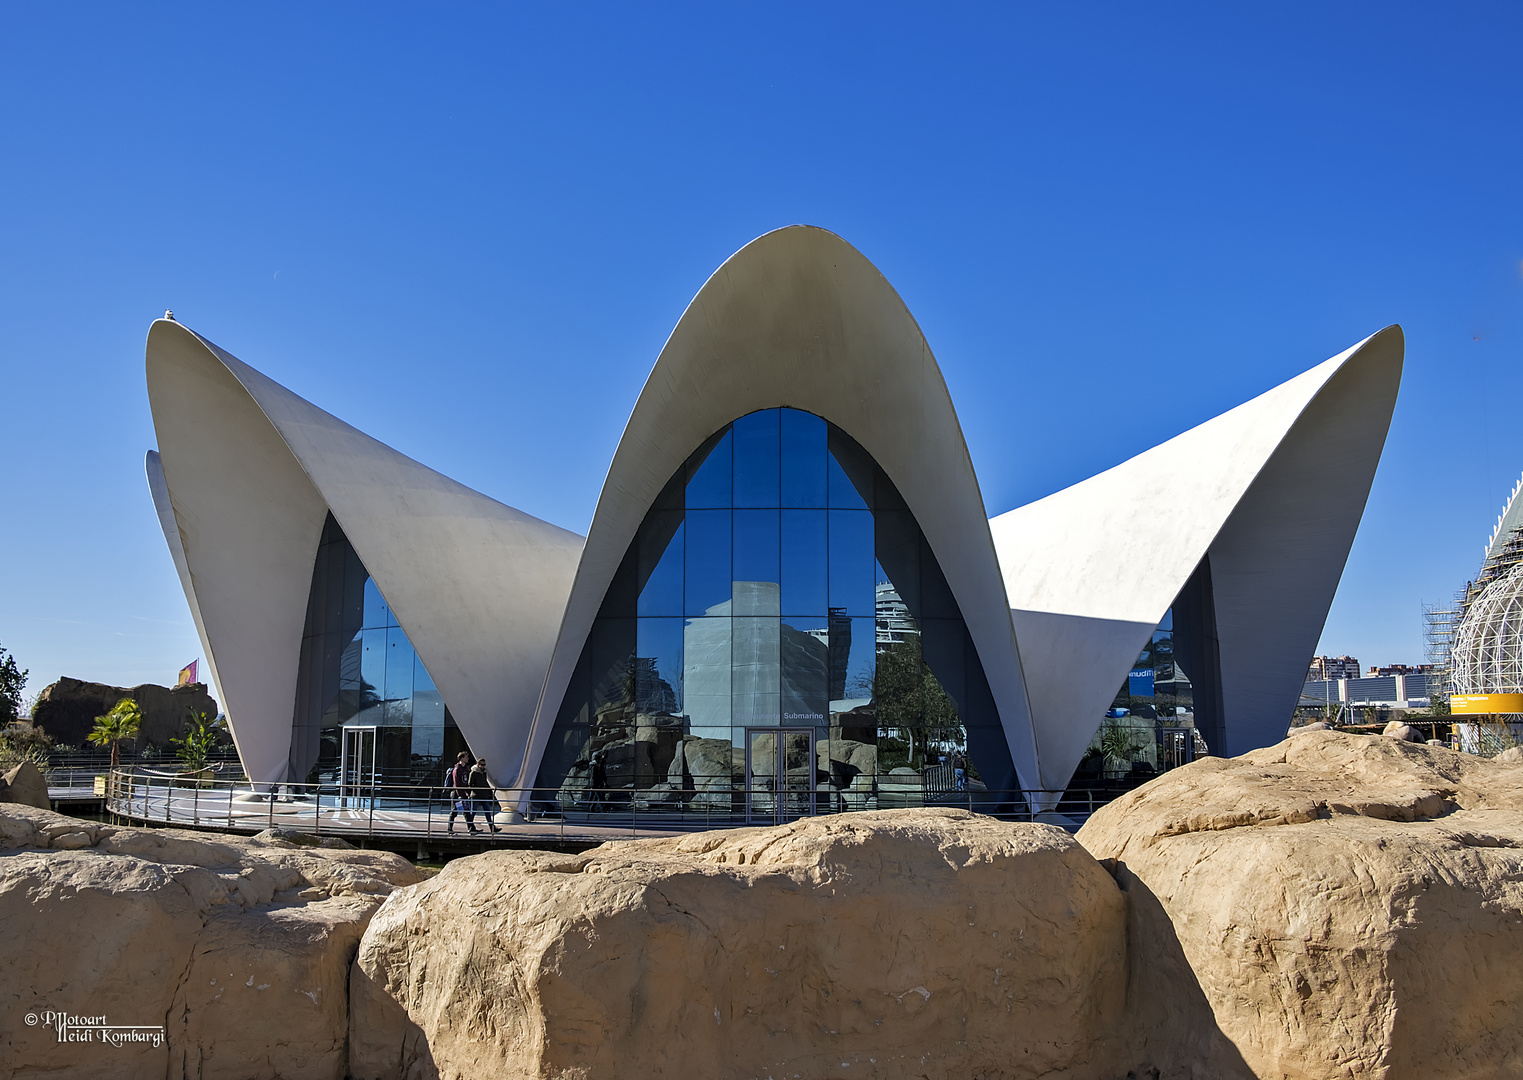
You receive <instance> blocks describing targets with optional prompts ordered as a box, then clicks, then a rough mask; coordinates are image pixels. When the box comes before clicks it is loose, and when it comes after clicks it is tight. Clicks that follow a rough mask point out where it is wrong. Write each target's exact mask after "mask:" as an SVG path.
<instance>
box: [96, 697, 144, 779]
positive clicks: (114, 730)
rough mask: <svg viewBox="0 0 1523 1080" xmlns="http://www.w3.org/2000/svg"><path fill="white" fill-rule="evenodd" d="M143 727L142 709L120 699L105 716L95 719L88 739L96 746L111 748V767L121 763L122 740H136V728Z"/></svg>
mask: <svg viewBox="0 0 1523 1080" xmlns="http://www.w3.org/2000/svg"><path fill="white" fill-rule="evenodd" d="M142 726H143V709H142V707H141V706H140V705H138V703H137V702H135V701H133V700H132V699H131V698H122V699H121V700H120V701H118V702H117V703H116V704H115V705H113V706H111V711H110V712H108V713H107V714H106V715H105V716H97V717H96V718H95V729H94V730H93V731H91V732H90V735H89V739H90V741H91V742H92V743H94V744H95V745H96V746H106V745H108V744H109V745H110V747H111V767H112V768H113V769H114V768H116V767H117V766H118V765H120V764H121V763H122V746H121V744H122V740H123V739H136V738H137V733H138V728H140V727H142Z"/></svg>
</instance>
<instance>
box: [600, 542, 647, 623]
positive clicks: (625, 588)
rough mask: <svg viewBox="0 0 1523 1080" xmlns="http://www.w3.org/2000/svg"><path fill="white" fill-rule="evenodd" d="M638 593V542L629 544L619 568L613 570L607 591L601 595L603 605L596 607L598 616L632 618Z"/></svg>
mask: <svg viewBox="0 0 1523 1080" xmlns="http://www.w3.org/2000/svg"><path fill="white" fill-rule="evenodd" d="M639 595H640V557H639V549H638V544H630V545H629V550H628V551H626V552H625V553H624V558H623V559H622V560H621V561H620V562H619V568H618V569H617V570H615V571H614V575H613V580H612V581H611V582H609V583H608V593H607V595H605V596H604V597H603V606H602V607H600V608H599V609H598V617H599V618H605V619H632V618H634V617H635V613H636V608H637V601H638V598H639Z"/></svg>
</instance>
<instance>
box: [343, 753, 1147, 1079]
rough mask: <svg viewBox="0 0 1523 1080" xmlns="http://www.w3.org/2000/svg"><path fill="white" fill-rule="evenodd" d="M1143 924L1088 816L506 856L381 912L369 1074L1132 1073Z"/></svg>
mask: <svg viewBox="0 0 1523 1080" xmlns="http://www.w3.org/2000/svg"><path fill="white" fill-rule="evenodd" d="M686 746H687V747H688V748H691V746H692V742H689V743H687V744H686ZM1125 923H1126V911H1125V903H1124V901H1123V898H1122V895H1121V893H1120V891H1119V890H1118V889H1117V887H1116V884H1115V882H1114V881H1113V880H1112V879H1111V877H1110V876H1109V875H1108V874H1107V873H1106V872H1105V870H1104V869H1103V868H1102V867H1100V866H1099V865H1098V864H1097V863H1096V862H1095V861H1094V860H1093V859H1092V858H1090V857H1089V855H1088V854H1087V853H1086V852H1085V851H1084V850H1083V849H1082V848H1081V847H1080V846H1079V845H1078V844H1077V843H1076V842H1075V841H1074V840H1073V838H1072V837H1070V836H1069V835H1068V834H1067V833H1065V832H1063V831H1062V830H1060V829H1055V828H1050V827H1048V826H1044V825H1032V824H1011V823H1005V822H999V821H995V820H993V819H990V818H985V817H979V816H975V815H971V814H968V813H966V812H963V811H958V810H949V809H929V810H909V811H898V812H892V811H891V812H877V813H864V814H853V815H847V816H841V817H832V818H813V819H806V820H802V821H798V822H794V823H792V824H789V825H784V826H778V827H775V828H768V829H740V830H732V831H725V832H712V833H699V834H693V835H689V836H684V837H673V838H659V839H652V840H642V841H623V842H619V843H617V844H605V845H604V846H602V847H599V848H596V849H594V850H592V851H589V852H585V853H583V854H580V855H560V854H550V853H545V852H508V851H499V852H489V853H487V854H483V855H478V856H474V857H471V858H466V859H457V860H455V861H453V862H451V863H450V864H449V865H448V866H446V867H445V869H444V870H443V871H442V872H441V873H440V874H439V875H438V877H436V878H434V879H432V880H430V881H428V882H425V883H424V884H422V885H420V886H418V887H416V888H413V889H407V890H403V891H399V892H396V893H394V894H393V895H392V896H391V897H390V898H389V899H388V900H387V901H386V903H385V904H384V905H383V906H382V908H381V910H380V911H379V912H378V913H377V915H376V917H375V918H374V919H373V920H372V921H371V924H370V927H369V929H368V930H367V931H366V933H365V937H364V940H363V941H362V943H361V945H360V951H359V955H358V958H357V960H356V970H355V973H354V975H353V976H352V978H351V992H352V994H353V998H354V1004H353V1006H352V1016H353V1022H352V1025H351V1029H350V1039H351V1043H350V1074H351V1076H353V1077H355V1080H377V1078H381V1077H388V1078H390V1077H402V1076H413V1075H418V1076H428V1075H438V1076H441V1077H444V1078H447V1080H464V1078H469V1080H479V1078H484V1077H489V1076H515V1077H530V1076H533V1077H540V1076H546V1077H549V1076H561V1077H573V1076H574V1077H578V1078H581V1080H596V1078H602V1077H607V1078H615V1077H619V1078H623V1077H634V1076H686V1077H699V1076H702V1077H737V1078H738V1077H764V1076H776V1077H794V1076H804V1077H822V1076H863V1077H878V1078H891V1077H894V1078H897V1077H904V1078H911V1077H917V1078H918V1077H922V1076H986V1077H996V1076H997V1077H1006V1078H1014V1077H1037V1076H1044V1075H1050V1074H1054V1073H1055V1072H1057V1071H1060V1070H1061V1071H1062V1074H1063V1075H1064V1076H1065V1077H1069V1078H1072V1080H1079V1078H1083V1077H1094V1078H1096V1080H1099V1078H1102V1077H1105V1078H1110V1077H1114V1076H1117V1075H1121V1074H1122V1073H1124V1071H1125V1070H1124V1069H1122V1070H1120V1071H1119V1072H1118V1071H1117V1070H1116V1069H1115V1068H1114V1064H1115V1063H1114V1061H1113V1060H1112V1058H1111V1057H1110V1056H1109V1055H1111V1052H1112V1050H1113V1049H1114V1043H1115V1039H1116V1036H1117V1033H1118V1031H1119V1030H1120V1028H1121V1024H1122V1020H1123V1008H1124V991H1125V944H1124V937H1123V935H1124V931H1125Z"/></svg>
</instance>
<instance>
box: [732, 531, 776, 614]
mask: <svg viewBox="0 0 1523 1080" xmlns="http://www.w3.org/2000/svg"><path fill="white" fill-rule="evenodd" d="M734 529H735V535H734V541H733V545H734V552H735V571H734V574H735V578H734V590H733V593H734V601H735V602H734V606H733V607H732V608H731V609H730V613H731V614H732V615H776V614H778V613H779V610H780V609H779V601H778V592H779V584H778V582H779V574H778V512H777V511H776V510H736V511H735V516H734Z"/></svg>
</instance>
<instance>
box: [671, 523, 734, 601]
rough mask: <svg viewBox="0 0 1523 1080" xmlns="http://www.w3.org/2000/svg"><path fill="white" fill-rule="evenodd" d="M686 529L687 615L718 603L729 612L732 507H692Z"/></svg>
mask: <svg viewBox="0 0 1523 1080" xmlns="http://www.w3.org/2000/svg"><path fill="white" fill-rule="evenodd" d="M685 529H686V532H687V542H686V545H685V546H686V549H687V556H686V566H687V573H686V583H687V594H686V597H685V599H684V601H683V603H684V607H685V610H684V612H683V614H685V615H707V614H708V613H709V611H710V610H711V609H712V608H714V607H716V606H717V605H719V604H724V605H726V609H725V613H726V614H728V613H729V608H728V605H729V603H730V582H731V581H733V580H734V579H733V578H732V576H731V574H730V511H728V510H689V511H688V512H687V522H686V525H685Z"/></svg>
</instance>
